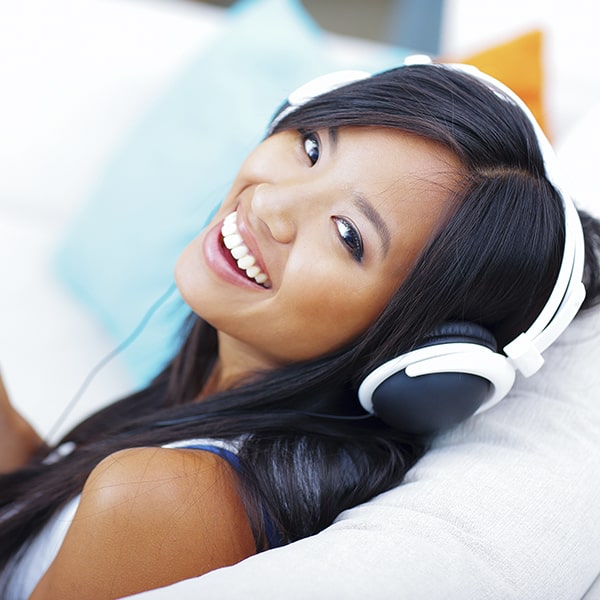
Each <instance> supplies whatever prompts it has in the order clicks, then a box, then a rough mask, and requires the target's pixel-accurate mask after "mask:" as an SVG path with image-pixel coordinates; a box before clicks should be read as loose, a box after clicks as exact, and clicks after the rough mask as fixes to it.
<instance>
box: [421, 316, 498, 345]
mask: <svg viewBox="0 0 600 600" xmlns="http://www.w3.org/2000/svg"><path fill="white" fill-rule="evenodd" d="M450 342H468V343H472V344H480V345H482V346H484V347H485V348H489V349H490V350H493V351H494V352H496V350H497V348H498V345H497V343H496V339H495V338H494V336H493V335H492V333H491V332H490V331H489V330H488V329H486V328H485V327H482V326H481V325H477V324H476V323H469V322H468V321H450V322H448V323H444V324H443V325H440V326H439V327H436V328H435V329H434V330H433V331H431V332H430V333H428V334H427V335H426V336H425V337H424V338H423V343H422V344H420V345H419V348H421V347H424V346H432V345H433V344H446V343H450Z"/></svg>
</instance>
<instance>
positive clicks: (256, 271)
mask: <svg viewBox="0 0 600 600" xmlns="http://www.w3.org/2000/svg"><path fill="white" fill-rule="evenodd" d="M221 235H222V236H223V244H224V245H225V247H226V248H227V249H228V250H229V251H230V252H231V256H233V258H234V259H235V260H236V263H237V266H238V267H239V268H240V269H241V270H242V271H245V272H246V275H247V276H248V277H249V278H250V279H254V281H256V283H258V284H260V285H262V286H263V287H266V288H269V287H271V282H270V281H269V278H268V277H267V275H266V274H265V273H263V272H262V271H261V269H260V267H259V266H258V265H257V264H256V259H255V258H254V256H252V254H250V250H248V247H247V246H246V245H245V244H244V240H243V239H242V236H241V235H240V234H239V232H238V228H237V212H233V213H231V214H229V215H227V216H226V217H225V219H224V220H223V226H222V227H221Z"/></svg>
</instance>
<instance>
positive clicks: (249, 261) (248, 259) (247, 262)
mask: <svg viewBox="0 0 600 600" xmlns="http://www.w3.org/2000/svg"><path fill="white" fill-rule="evenodd" d="M255 262H256V260H255V259H254V256H252V254H246V256H242V258H240V260H238V261H237V266H238V267H239V268H240V269H243V270H244V271H247V270H248V269H249V268H250V267H252V266H253V265H254V263H255Z"/></svg>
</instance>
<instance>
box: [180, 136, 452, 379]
mask: <svg viewBox="0 0 600 600" xmlns="http://www.w3.org/2000/svg"><path fill="white" fill-rule="evenodd" d="M458 168H459V163H458V160H457V159H456V158H455V157H454V155H453V154H452V153H451V152H449V151H448V150H446V149H444V148H443V147H441V146H439V145H437V144H435V143H433V142H429V141H426V140H423V139H421V138H418V137H416V136H413V135H409V134H405V133H403V132H400V131H397V130H393V129H384V128H374V127H348V128H341V129H335V130H319V131H316V132H314V133H313V132H310V133H305V134H302V133H299V132H297V131H286V132H283V133H279V134H276V135H273V136H272V137H270V138H268V139H267V140H265V141H264V142H262V143H261V144H260V145H259V146H258V147H257V148H256V149H255V150H254V151H253V152H252V153H251V154H250V155H249V157H248V158H247V159H246V161H245V162H244V163H243V165H242V167H241V169H240V171H239V173H238V175H237V177H236V179H235V181H234V183H233V186H232V188H231V191H230V192H229V194H228V195H227V198H226V199H225V201H224V203H223V205H222V206H221V208H220V209H219V211H218V212H217V214H216V215H215V217H214V218H213V220H212V221H211V223H210V224H209V225H208V226H207V227H206V229H204V230H203V231H202V232H201V233H200V235H198V237H197V238H195V239H194V240H193V241H192V242H191V243H190V244H189V246H188V247H187V248H186V249H185V250H184V252H183V254H182V255H181V257H180V258H179V260H178V263H177V266H176V280H177V284H178V287H179V289H180V291H181V294H182V296H183V298H184V299H185V301H186V302H187V303H188V304H189V305H190V307H191V308H192V309H193V310H194V311H195V312H196V313H197V314H199V315H200V316H201V317H203V318H204V319H205V320H207V321H208V322H209V323H211V324H212V325H213V326H214V327H216V328H217V330H218V331H219V348H220V358H221V359H222V360H223V359H224V355H227V358H228V360H230V361H234V362H235V361H237V362H238V364H240V365H241V364H245V365H248V367H249V368H256V367H259V368H271V367H274V366H278V365H282V364H285V363H289V362H292V361H299V360H305V359H311V358H316V357H318V356H321V355H324V354H326V353H329V352H331V351H333V350H336V349H339V348H340V347H342V346H344V345H345V344H347V343H348V342H350V341H351V340H353V339H354V338H356V337H357V336H358V335H359V334H360V333H362V332H363V331H364V330H365V329H366V328H367V327H368V326H369V325H370V324H371V323H373V321H374V320H375V318H376V317H377V316H378V315H379V313H380V312H381V311H382V309H383V308H384V307H385V305H386V304H387V303H388V301H389V300H390V298H391V297H392V295H393V293H394V292H395V290H396V289H397V288H398V286H399V285H400V283H401V282H402V280H403V279H404V277H405V276H406V274H407V272H408V271H409V269H410V267H411V265H412V264H413V262H414V260H415V258H416V257H417V255H418V254H419V251H420V250H421V249H422V247H423V245H424V244H425V242H426V240H427V239H428V237H429V236H430V234H431V233H432V230H433V229H434V228H435V227H436V225H437V224H438V222H439V221H440V219H441V218H443V217H444V215H445V214H446V212H447V210H448V202H449V201H448V197H449V191H450V190H451V188H452V181H453V177H454V176H455V174H456V173H457V171H458ZM237 261H239V264H240V266H238V265H237V264H236V262H237Z"/></svg>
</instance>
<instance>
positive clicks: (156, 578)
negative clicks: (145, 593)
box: [33, 448, 255, 599]
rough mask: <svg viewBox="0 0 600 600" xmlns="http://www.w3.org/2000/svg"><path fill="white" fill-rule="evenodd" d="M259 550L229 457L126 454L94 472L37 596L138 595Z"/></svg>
mask: <svg viewBox="0 0 600 600" xmlns="http://www.w3.org/2000/svg"><path fill="white" fill-rule="evenodd" d="M254 552H255V545H254V539H253V536H252V532H251V529H250V525H249V522H248V518H247V515H246V513H245V510H244V507H243V505H242V502H241V500H240V498H239V495H238V489H237V481H236V474H235V472H234V470H233V469H232V468H231V467H230V466H229V464H228V463H227V462H226V461H225V460H224V459H222V458H221V457H219V456H216V455H215V454H212V453H210V452H205V451H194V450H182V449H166V448H135V449H129V450H122V451H120V452H117V453H115V454H112V455H110V456H108V457H107V458H105V459H104V460H103V461H102V462H100V463H99V464H98V466H97V467H96V468H95V469H94V470H93V471H92V473H91V474H90V476H89V478H88V480H87V482H86V484H85V487H84V490H83V493H82V496H81V502H80V505H79V508H78V510H77V513H76V515H75V518H74V520H73V523H72V525H71V527H70V529H69V532H68V533H67V536H66V538H65V541H64V543H63V546H62V547H61V550H60V551H59V554H58V556H57V558H56V560H55V561H54V563H53V564H52V565H51V567H50V569H49V570H48V572H47V573H46V575H45V576H44V578H43V579H42V581H41V582H40V585H39V586H38V588H37V589H36V592H35V593H34V596H33V598H36V597H39V598H42V597H43V598H53V597H57V598H58V597H60V598H70V597H77V598H81V599H83V598H110V597H115V596H117V597H118V596H123V595H128V594H132V593H135V592H139V591H142V590H146V589H151V588H154V587H159V586H163V585H167V584H169V583H173V582H175V581H179V580H181V579H185V578H188V577H193V576H197V575H201V574H202V573H206V572H208V571H211V570H213V569H216V568H218V567H222V566H226V565H230V564H233V563H235V562H238V561H239V560H241V559H243V558H245V557H247V556H249V555H251V554H253V553H254ZM36 594H39V596H36ZM69 594H71V595H69Z"/></svg>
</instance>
